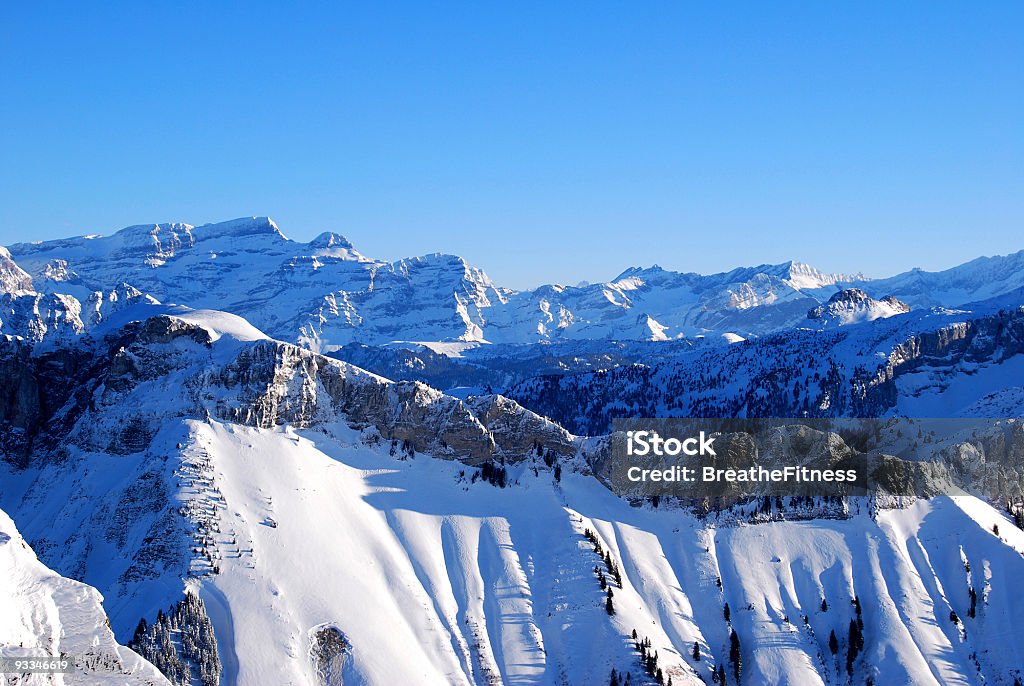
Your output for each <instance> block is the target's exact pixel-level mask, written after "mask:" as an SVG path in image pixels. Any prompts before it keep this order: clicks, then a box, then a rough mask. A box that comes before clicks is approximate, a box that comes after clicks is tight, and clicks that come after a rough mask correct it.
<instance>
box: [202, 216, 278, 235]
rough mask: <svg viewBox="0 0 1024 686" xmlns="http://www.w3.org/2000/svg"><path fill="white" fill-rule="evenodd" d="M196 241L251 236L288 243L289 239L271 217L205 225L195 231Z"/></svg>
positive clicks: (243, 218)
mask: <svg viewBox="0 0 1024 686" xmlns="http://www.w3.org/2000/svg"><path fill="white" fill-rule="evenodd" d="M194 233H195V235H196V240H197V241H201V240H208V239H211V238H212V239H216V238H246V237H250V236H269V237H271V238H273V239H278V240H282V241H287V240H288V237H287V236H285V235H284V234H283V233H281V229H279V228H278V226H277V224H276V223H275V222H274V220H273V219H271V218H270V217H242V218H240V219H232V220H230V221H226V222H218V223H216V224H204V225H203V226H198V227H196V228H195V229H194Z"/></svg>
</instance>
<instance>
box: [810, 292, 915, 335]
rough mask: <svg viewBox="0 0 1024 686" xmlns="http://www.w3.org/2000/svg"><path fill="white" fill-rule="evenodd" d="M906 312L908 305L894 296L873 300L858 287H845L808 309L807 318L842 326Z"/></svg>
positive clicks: (908, 309)
mask: <svg viewBox="0 0 1024 686" xmlns="http://www.w3.org/2000/svg"><path fill="white" fill-rule="evenodd" d="M907 312H910V306H909V305H907V304H906V303H905V302H902V301H900V300H899V299H897V298H895V297H894V296H891V295H887V296H885V297H884V298H881V299H880V300H875V299H874V298H872V297H871V296H870V295H868V294H867V293H865V292H864V291H862V290H861V289H859V288H846V289H843V290H841V291H839V292H838V293H836V294H835V295H833V296H832V297H831V298H829V299H828V301H827V302H825V303H823V304H821V305H818V306H817V307H814V308H812V309H811V310H810V311H808V313H807V318H808V319H809V320H812V321H818V322H820V323H822V324H824V325H828V324H834V325H838V326H842V325H844V324H854V323H857V322H864V321H874V320H875V319H884V318H886V317H894V316H896V315H898V314H906V313H907Z"/></svg>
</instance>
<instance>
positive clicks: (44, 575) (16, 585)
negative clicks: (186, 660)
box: [0, 511, 170, 686]
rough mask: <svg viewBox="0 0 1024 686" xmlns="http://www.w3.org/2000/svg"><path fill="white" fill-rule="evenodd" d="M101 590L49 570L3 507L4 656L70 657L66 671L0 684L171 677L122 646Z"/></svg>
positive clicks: (150, 683) (0, 605)
mask: <svg viewBox="0 0 1024 686" xmlns="http://www.w3.org/2000/svg"><path fill="white" fill-rule="evenodd" d="M102 600H103V599H102V598H101V597H100V594H99V592H98V591H97V590H96V589H94V588H92V587H90V586H86V585H85V584H83V583H80V582H78V581H73V580H71V579H67V578H65V577H62V576H60V575H59V574H57V573H55V572H53V571H51V570H50V569H47V568H46V567H45V566H44V565H43V564H42V563H40V562H39V560H37V559H36V556H35V553H33V552H32V549H31V548H29V546H28V544H27V543H25V541H24V539H23V538H22V537H21V534H19V533H18V530H17V529H16V528H15V526H14V522H12V521H11V518H10V517H8V516H7V514H6V513H5V512H3V511H0V656H2V657H7V658H27V657H30V656H34V657H43V656H53V657H60V656H66V657H67V658H68V659H69V660H71V661H72V662H73V663H74V665H75V669H74V671H72V672H71V673H68V674H63V673H60V674H34V675H31V676H25V677H22V676H21V675H15V674H0V684H12V685H13V684H24V685H25V686H32V685H34V684H54V685H63V684H76V685H77V684H80V685H82V686H91V685H96V686H101V685H107V684H111V685H113V684H133V685H138V686H144V685H145V686H160V685H165V684H168V685H169V683H170V682H168V681H167V679H165V678H164V676H163V675H162V674H160V672H158V671H157V669H156V668H155V667H154V666H153V665H151V664H150V663H149V662H147V661H146V660H144V659H143V658H141V657H140V656H139V655H137V654H136V653H134V652H133V651H131V650H129V649H128V648H125V647H124V646H121V645H118V644H117V642H116V641H115V640H114V634H113V632H112V631H111V630H110V627H109V626H108V625H107V617H106V615H105V614H104V612H103V606H102Z"/></svg>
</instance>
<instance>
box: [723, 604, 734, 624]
mask: <svg viewBox="0 0 1024 686" xmlns="http://www.w3.org/2000/svg"><path fill="white" fill-rule="evenodd" d="M722 614H723V615H724V616H725V621H727V622H728V621H731V619H732V612H731V611H730V610H729V603H726V604H725V607H723V608H722Z"/></svg>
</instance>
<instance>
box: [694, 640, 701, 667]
mask: <svg viewBox="0 0 1024 686" xmlns="http://www.w3.org/2000/svg"><path fill="white" fill-rule="evenodd" d="M693 661H694V662H700V644H699V643H697V642H696V641H694V642H693Z"/></svg>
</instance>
